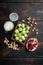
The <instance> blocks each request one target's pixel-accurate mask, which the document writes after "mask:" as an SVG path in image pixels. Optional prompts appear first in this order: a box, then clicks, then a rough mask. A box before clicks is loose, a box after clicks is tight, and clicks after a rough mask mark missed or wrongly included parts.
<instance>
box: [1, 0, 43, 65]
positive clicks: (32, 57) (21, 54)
mask: <svg viewBox="0 0 43 65" xmlns="http://www.w3.org/2000/svg"><path fill="white" fill-rule="evenodd" d="M14 1H15V2H17V0H6V1H5V2H10V3H0V65H1V64H2V63H3V64H4V65H6V64H7V65H9V64H10V65H11V64H14V65H43V3H38V2H43V0H36V1H34V0H22V1H21V0H18V2H19V3H14ZM24 1H25V2H37V3H24ZM0 2H4V1H2V0H1V1H0ZM11 2H13V3H11ZM20 2H22V3H20ZM11 12H16V13H18V15H19V20H22V19H25V18H27V17H29V16H30V17H32V18H35V19H36V22H37V23H38V25H37V27H38V29H39V35H38V40H39V47H38V49H37V50H36V51H35V52H33V53H32V52H28V51H27V50H26V49H25V47H24V46H20V50H19V51H14V50H12V49H9V48H8V47H7V45H6V44H4V43H3V40H4V38H5V37H7V38H8V39H9V40H10V38H11V35H12V33H13V30H12V31H11V32H8V33H7V32H5V31H4V28H3V25H4V23H5V22H6V21H8V20H10V19H9V14H10V13H11ZM14 24H15V25H16V23H14ZM30 37H35V35H34V34H33V33H32V34H31V35H30Z"/></svg>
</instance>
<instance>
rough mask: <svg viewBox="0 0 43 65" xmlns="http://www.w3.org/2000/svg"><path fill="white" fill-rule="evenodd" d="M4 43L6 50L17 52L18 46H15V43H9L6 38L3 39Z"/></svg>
mask: <svg viewBox="0 0 43 65" xmlns="http://www.w3.org/2000/svg"><path fill="white" fill-rule="evenodd" d="M4 43H6V45H7V46H8V48H11V49H13V50H19V47H18V44H16V43H15V41H14V42H12V41H11V43H10V42H9V40H8V39H7V38H5V40H4Z"/></svg>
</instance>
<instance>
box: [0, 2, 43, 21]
mask: <svg viewBox="0 0 43 65" xmlns="http://www.w3.org/2000/svg"><path fill="white" fill-rule="evenodd" d="M11 12H17V13H18V15H19V19H24V18H26V17H28V16H30V17H32V18H35V19H37V20H43V3H0V20H9V14H10V13H11Z"/></svg>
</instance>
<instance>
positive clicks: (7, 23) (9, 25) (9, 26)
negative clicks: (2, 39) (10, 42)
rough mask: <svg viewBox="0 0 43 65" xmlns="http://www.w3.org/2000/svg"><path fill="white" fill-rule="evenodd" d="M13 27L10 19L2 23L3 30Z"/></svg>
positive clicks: (9, 29)
mask: <svg viewBox="0 0 43 65" xmlns="http://www.w3.org/2000/svg"><path fill="white" fill-rule="evenodd" d="M13 28H14V24H13V22H11V21H6V22H5V24H4V29H5V31H11V30H12V29H13Z"/></svg>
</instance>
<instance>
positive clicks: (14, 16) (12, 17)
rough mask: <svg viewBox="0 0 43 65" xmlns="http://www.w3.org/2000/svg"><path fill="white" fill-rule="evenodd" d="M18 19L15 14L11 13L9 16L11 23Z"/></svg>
mask: <svg viewBox="0 0 43 65" xmlns="http://www.w3.org/2000/svg"><path fill="white" fill-rule="evenodd" d="M18 18H19V16H18V14H17V13H14V12H12V13H11V14H10V15H9V19H10V20H11V21H17V20H18Z"/></svg>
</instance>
